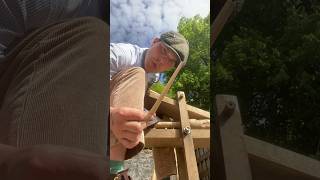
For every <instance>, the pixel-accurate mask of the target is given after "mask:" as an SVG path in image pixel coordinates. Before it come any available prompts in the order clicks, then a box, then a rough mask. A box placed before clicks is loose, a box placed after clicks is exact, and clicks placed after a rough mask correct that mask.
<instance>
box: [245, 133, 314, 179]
mask: <svg viewBox="0 0 320 180" xmlns="http://www.w3.org/2000/svg"><path fill="white" fill-rule="evenodd" d="M244 140H245V143H246V148H247V151H248V153H249V154H250V155H253V156H255V157H257V158H260V161H265V162H267V161H269V162H273V163H275V164H278V165H281V166H284V167H287V168H289V169H291V170H292V171H297V172H300V173H301V174H306V175H309V176H312V177H316V178H319V179H320V171H319V170H320V161H319V160H316V159H312V158H310V157H307V156H305V155H302V154H299V153H296V152H293V151H290V150H288V149H285V148H282V147H279V146H276V145H273V144H271V143H268V142H265V141H261V140H259V139H256V138H253V137H250V136H246V135H245V136H244ZM266 164H267V163H266ZM253 166H254V164H253ZM274 170H276V168H274Z"/></svg>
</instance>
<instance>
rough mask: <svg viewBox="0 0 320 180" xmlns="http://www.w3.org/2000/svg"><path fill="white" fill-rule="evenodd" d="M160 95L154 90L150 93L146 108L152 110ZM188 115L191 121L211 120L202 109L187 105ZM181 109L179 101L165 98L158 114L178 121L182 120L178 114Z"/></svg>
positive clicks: (146, 98)
mask: <svg viewBox="0 0 320 180" xmlns="http://www.w3.org/2000/svg"><path fill="white" fill-rule="evenodd" d="M159 96H160V95H159V94H158V93H156V92H154V91H152V90H150V91H148V93H147V95H146V97H145V108H147V109H150V108H151V107H152V105H153V104H154V103H155V102H156V100H157V98H158V97H159ZM187 110H188V115H189V118H190V119H210V113H209V112H208V111H204V110H202V109H199V108H196V107H193V106H190V105H187ZM178 111H179V108H178V106H177V101H176V100H173V99H171V98H169V97H164V99H163V100H162V102H161V104H160V107H159V109H158V111H157V114H161V115H166V116H169V117H172V118H173V119H175V120H176V121H179V120H180V114H179V113H177V112H178Z"/></svg>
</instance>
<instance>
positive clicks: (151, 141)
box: [144, 128, 210, 148]
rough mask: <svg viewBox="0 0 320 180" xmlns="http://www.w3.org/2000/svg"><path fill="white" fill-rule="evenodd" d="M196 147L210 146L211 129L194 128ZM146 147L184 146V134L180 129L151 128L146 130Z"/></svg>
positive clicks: (193, 135) (193, 136) (193, 134)
mask: <svg viewBox="0 0 320 180" xmlns="http://www.w3.org/2000/svg"><path fill="white" fill-rule="evenodd" d="M191 136H192V138H193V143H194V146H195V148H209V146H210V129H193V130H192V134H191ZM144 138H145V146H146V147H183V143H182V135H181V133H180V130H179V129H155V128H153V129H151V130H149V131H147V132H145V136H144Z"/></svg>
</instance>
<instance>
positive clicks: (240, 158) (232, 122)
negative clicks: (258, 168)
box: [213, 95, 252, 180]
mask: <svg viewBox="0 0 320 180" xmlns="http://www.w3.org/2000/svg"><path fill="white" fill-rule="evenodd" d="M216 106H217V113H218V118H217V119H218V121H221V122H222V123H223V125H222V126H221V127H220V134H221V146H222V147H221V148H222V151H223V153H222V156H223V157H222V160H223V161H224V166H225V179H226V180H233V179H237V180H250V179H252V177H251V169H250V164H249V159H248V153H247V150H246V147H245V142H244V139H243V128H242V122H241V115H240V110H239V105H238V101H237V97H235V96H230V95H217V96H216ZM232 109H233V110H232ZM216 128H219V127H216ZM216 128H214V131H215V130H217V129H216ZM215 138H216V137H215ZM214 146H217V145H214ZM215 149H216V148H214V150H215ZM213 154H215V152H213ZM213 165H214V166H215V167H216V166H221V165H220V164H217V163H216V162H213ZM219 173H220V172H216V171H215V173H214V176H213V177H214V178H215V176H217V175H219ZM217 179H219V178H217ZM219 180H220V179H219Z"/></svg>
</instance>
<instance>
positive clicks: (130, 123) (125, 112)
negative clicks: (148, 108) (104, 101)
mask: <svg viewBox="0 0 320 180" xmlns="http://www.w3.org/2000/svg"><path fill="white" fill-rule="evenodd" d="M145 115H146V114H145V112H143V111H142V110H138V109H134V108H127V107H110V129H111V131H112V132H113V134H114V135H115V137H116V138H117V139H118V141H119V142H120V143H121V144H122V145H123V146H125V147H126V148H128V149H131V148H133V147H135V146H136V145H137V144H138V143H139V141H140V138H141V134H142V132H143V129H144V128H145V127H146V122H144V116H145Z"/></svg>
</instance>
